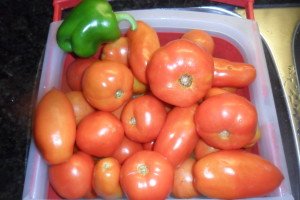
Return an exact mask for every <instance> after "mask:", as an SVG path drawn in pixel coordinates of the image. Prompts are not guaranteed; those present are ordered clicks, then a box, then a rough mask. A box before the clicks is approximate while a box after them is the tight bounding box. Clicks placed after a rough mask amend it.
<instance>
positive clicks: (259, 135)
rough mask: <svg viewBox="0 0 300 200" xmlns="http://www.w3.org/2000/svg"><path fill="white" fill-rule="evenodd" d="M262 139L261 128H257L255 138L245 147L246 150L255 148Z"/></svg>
mask: <svg viewBox="0 0 300 200" xmlns="http://www.w3.org/2000/svg"><path fill="white" fill-rule="evenodd" d="M260 138H261V133H260V130H259V128H258V127H257V128H256V132H255V135H254V137H253V138H252V140H251V141H250V142H249V143H248V144H247V145H246V146H244V148H250V147H253V146H254V145H255V144H256V143H257V142H258V141H259V139H260Z"/></svg>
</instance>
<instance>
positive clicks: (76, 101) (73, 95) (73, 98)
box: [66, 91, 95, 124]
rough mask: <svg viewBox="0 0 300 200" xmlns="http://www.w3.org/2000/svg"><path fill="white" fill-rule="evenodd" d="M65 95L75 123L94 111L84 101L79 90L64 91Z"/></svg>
mask: <svg viewBox="0 0 300 200" xmlns="http://www.w3.org/2000/svg"><path fill="white" fill-rule="evenodd" d="M66 96H67V97H68V99H69V101H70V102H71V104H72V106H73V110H74V114H75V118H76V124H78V123H79V122H80V121H81V120H82V119H83V118H84V117H85V116H87V115H88V114H91V113H92V112H95V109H94V108H93V107H92V106H91V105H90V104H89V103H88V102H87V101H86V99H85V98H84V96H83V94H82V92H81V91H71V92H68V93H66Z"/></svg>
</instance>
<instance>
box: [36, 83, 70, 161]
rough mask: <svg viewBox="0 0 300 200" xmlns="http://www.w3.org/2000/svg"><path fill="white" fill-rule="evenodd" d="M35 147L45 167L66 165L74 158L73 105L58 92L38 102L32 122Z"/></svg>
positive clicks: (54, 90) (50, 92) (48, 94)
mask: <svg viewBox="0 0 300 200" xmlns="http://www.w3.org/2000/svg"><path fill="white" fill-rule="evenodd" d="M33 137H34V141H35V144H36V146H37V148H38V150H39V151H40V153H41V155H42V156H43V158H44V159H45V160H46V161H47V163H48V164H50V165H51V164H59V163H62V162H65V161H67V160H68V159H69V158H70V157H71V156H72V154H73V149H74V144H75V137H76V122H75V115H74V111H73V107H72V104H71V103H70V101H69V100H68V98H67V96H66V95H65V94H64V93H63V92H61V91H60V90H58V89H55V88H53V89H51V90H50V91H48V92H47V93H46V94H45V95H44V96H43V97H42V99H41V100H40V101H39V103H38V105H37V108H36V111H35V119H34V133H33Z"/></svg>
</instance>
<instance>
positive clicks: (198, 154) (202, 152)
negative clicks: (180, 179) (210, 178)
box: [194, 139, 219, 160]
mask: <svg viewBox="0 0 300 200" xmlns="http://www.w3.org/2000/svg"><path fill="white" fill-rule="evenodd" d="M217 151H219V149H216V148H214V147H212V146H209V145H208V144H206V143H205V142H204V141H203V140H202V139H199V140H198V142H197V144H196V147H195V149H194V155H195V158H196V160H199V159H201V158H203V157H204V156H206V155H208V154H210V153H213V152H217Z"/></svg>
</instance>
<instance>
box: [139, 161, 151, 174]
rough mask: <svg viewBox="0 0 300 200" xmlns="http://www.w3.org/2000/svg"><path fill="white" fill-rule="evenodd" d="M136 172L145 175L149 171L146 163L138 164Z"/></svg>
mask: <svg viewBox="0 0 300 200" xmlns="http://www.w3.org/2000/svg"><path fill="white" fill-rule="evenodd" d="M137 172H138V173H139V174H141V175H143V176H146V175H147V174H148V172H149V169H148V167H147V165H145V164H140V165H138V166H137Z"/></svg>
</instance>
